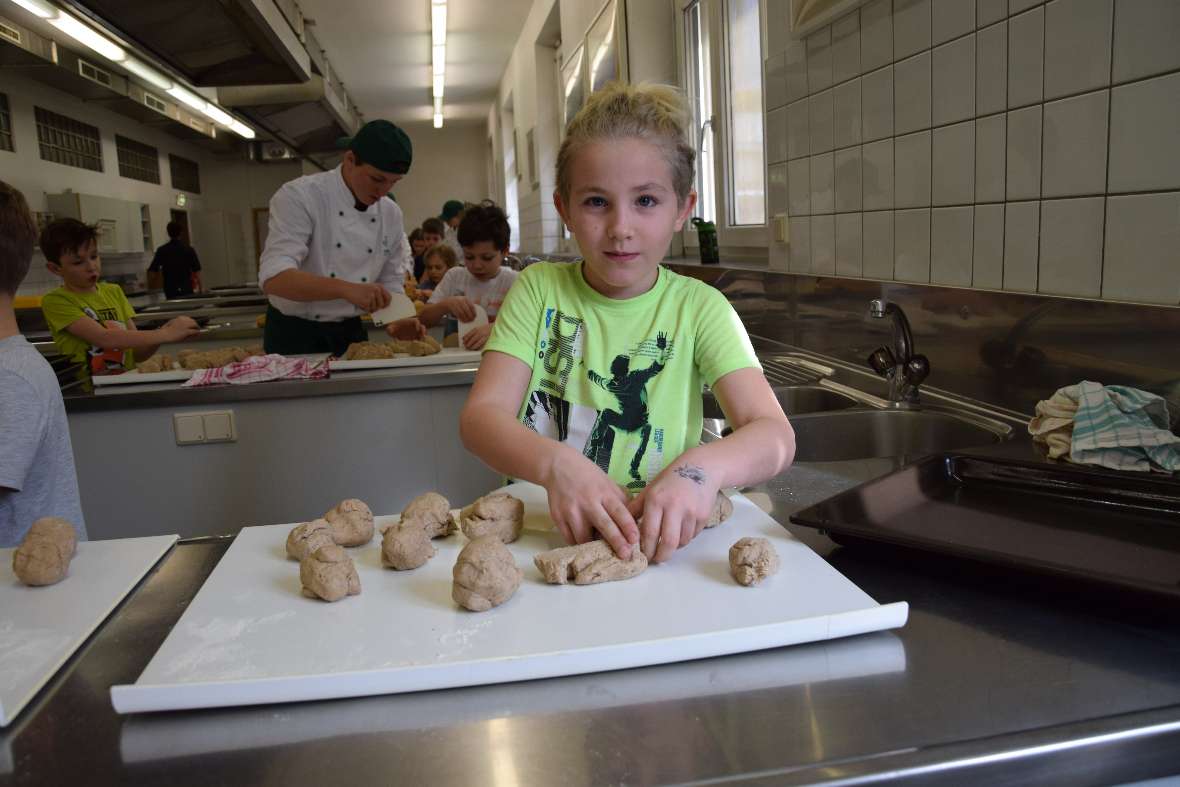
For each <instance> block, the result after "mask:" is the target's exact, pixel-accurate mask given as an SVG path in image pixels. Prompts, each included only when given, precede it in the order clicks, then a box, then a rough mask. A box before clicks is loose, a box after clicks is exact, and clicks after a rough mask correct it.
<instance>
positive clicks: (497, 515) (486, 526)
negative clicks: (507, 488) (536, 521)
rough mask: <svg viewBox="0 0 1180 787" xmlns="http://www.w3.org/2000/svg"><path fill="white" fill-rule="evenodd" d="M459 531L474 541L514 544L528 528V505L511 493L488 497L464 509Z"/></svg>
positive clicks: (498, 493) (495, 494) (460, 517)
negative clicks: (489, 539) (489, 538)
mask: <svg viewBox="0 0 1180 787" xmlns="http://www.w3.org/2000/svg"><path fill="white" fill-rule="evenodd" d="M459 527H460V528H462V530H463V535H465V536H467V537H468V538H470V539H472V540H475V539H477V538H481V537H482V536H495V537H496V538H498V539H500V540H501V541H503V542H504V543H505V544H511V543H512V542H513V541H515V540H516V539H517V538H519V537H520V531H521V529H522V528H523V527H524V503H522V502H521V501H520V500H518V499H517V498H515V497H513V496H512V495H510V494H508V493H507V492H496V493H494V494H490V495H485V496H483V497H481V498H480V499H479V500H476V501H475V502H474V503H472V504H471V505H469V506H467V508H464V509H463V512H462V513H461V514H460V515H459Z"/></svg>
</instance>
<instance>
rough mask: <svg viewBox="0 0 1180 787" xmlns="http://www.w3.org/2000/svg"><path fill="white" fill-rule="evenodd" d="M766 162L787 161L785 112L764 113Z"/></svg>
mask: <svg viewBox="0 0 1180 787" xmlns="http://www.w3.org/2000/svg"><path fill="white" fill-rule="evenodd" d="M766 160H767V161H769V162H770V163H771V164H774V163H777V162H779V161H786V160H787V110H786V108H785V107H783V108H780V109H772V110H770V111H769V112H767V113H766Z"/></svg>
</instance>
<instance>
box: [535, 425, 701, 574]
mask: <svg viewBox="0 0 1180 787" xmlns="http://www.w3.org/2000/svg"><path fill="white" fill-rule="evenodd" d="M543 486H544V487H545V490H546V491H547V492H548V493H549V516H550V517H551V518H552V519H553V523H554V524H555V525H557V529H558V530H559V531H560V532H561V535H562V536H563V537H564V538H565V540H566V543H569V544H584V543H585V542H587V541H589V540H590V539H591V538H592V536H593V534H594V532H595V531H597V532H598V533H600V534H601V535H602V538H603V540H605V541H606V543H608V544H610V547H611V549H613V550H614V551H615V554H616V555H618V556H619V557H620V558H621V559H623V560H628V559H630V557H631V549H632V546H633V545H634V544H638V543H639V527H638V525H636V524H635V519H634V518H633V517H632V516H631V513H630V512H629V511H628V510H627V493H626V492H625V491H623V489H622V487H620V486H619V485H618V484H616V483H615V482H614V481H612V480H611V479H610V478H609V477H608V476H607V474H606V473H604V472H602V470H600V469H599V467H598V465H596V464H594V463H593V462H591V461H590V460H589V459H587V458H586V457H584V456H582V454H581V453H579V452H578V451H575V450H574V449H572V448H569V447H568V446H562V447H561V450H560V452H559V453H558V455H557V458H555V459H554V461H553V466H552V467H551V468H550V471H549V473H548V474H547V477H546V478H545V481H544V483H543ZM706 516H707V514H706Z"/></svg>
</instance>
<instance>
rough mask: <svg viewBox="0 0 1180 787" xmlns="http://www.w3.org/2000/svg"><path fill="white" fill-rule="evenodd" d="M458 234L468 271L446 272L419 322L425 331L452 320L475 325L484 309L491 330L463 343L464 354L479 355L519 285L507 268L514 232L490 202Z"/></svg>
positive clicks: (468, 214)
mask: <svg viewBox="0 0 1180 787" xmlns="http://www.w3.org/2000/svg"><path fill="white" fill-rule="evenodd" d="M458 234H459V244H460V245H461V246H462V247H463V267H462V268H452V269H451V270H449V271H447V275H446V276H444V277H443V280H442V281H441V282H439V284H438V286H437V287H435V288H434V293H433V294H431V296H430V301H429V303H428V304H427V306H426V308H424V309H423V310H422V312H421V313H420V314H419V315H418V319H419V320H421V321H422V322H423V323H424V324H426V325H435V324H437V323H438V322H439V320H441V319H442V318H443V317H444V316H445V315H448V314H449V315H451V316H452V317H455V318H456V319H458V320H459V321H461V322H471V321H472V320H474V319H475V314H476V310H475V307H476V306H480V307H482V308H483V310H484V311H485V312H486V313H487V316H488V324H487V325H483V326H480V327H478V328H472V329H471V330H470V331H468V332H467V333H466V334H464V335H463V336H460V337H459V341H460V343H461V344H462V345H463V347H464V348H466V349H468V350H479V349H482V348H483V346H484V344H486V343H487V340H488V336H489V335H491V332H492V323H493V322H495V319H496V314H497V313H498V312H499V311H500V304H502V303H503V302H504V297H505V296H506V295H507V294H508V288H509V287H511V286H512V282H514V281H516V271H514V270H512V269H511V268H505V267H504V265H503V263H504V257H505V256H507V254H508V243H509V241H510V240H511V235H512V230H511V228H510V227H509V226H508V216H507V215H506V214H505V213H504V211H503V210H501V209H500V207H499V206H498V205H496V204H495V203H493V202H490V201H486V200H485V201H484V202H482V203H480V204H479V205H473V206H472V207H470V208H468V209H467V210H466V211H464V212H463V218H462V219H461V220H460V222H459V231H458Z"/></svg>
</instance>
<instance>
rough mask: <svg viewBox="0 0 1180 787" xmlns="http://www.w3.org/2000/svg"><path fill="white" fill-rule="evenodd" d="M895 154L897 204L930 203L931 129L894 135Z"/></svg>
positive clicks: (896, 205)
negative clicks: (900, 135) (905, 134)
mask: <svg viewBox="0 0 1180 787" xmlns="http://www.w3.org/2000/svg"><path fill="white" fill-rule="evenodd" d="M893 158H894V172H893V179H894V180H893V183H894V185H893V193H894V198H893V205H894V207H897V208H924V207H929V205H930V132H929V131H920V132H918V133H917V134H910V135H908V136H904V137H897V138H896V139H894V140H893Z"/></svg>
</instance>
